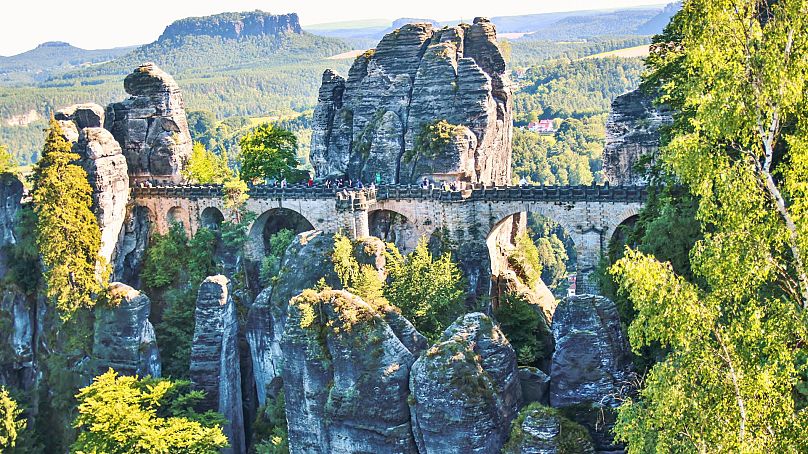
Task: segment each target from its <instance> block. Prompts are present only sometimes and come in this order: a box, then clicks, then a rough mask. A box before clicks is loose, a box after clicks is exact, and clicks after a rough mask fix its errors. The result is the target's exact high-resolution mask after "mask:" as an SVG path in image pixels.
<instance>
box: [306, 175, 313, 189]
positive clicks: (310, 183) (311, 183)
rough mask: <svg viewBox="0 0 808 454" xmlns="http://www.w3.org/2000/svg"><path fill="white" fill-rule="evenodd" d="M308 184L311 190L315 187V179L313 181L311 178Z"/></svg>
mask: <svg viewBox="0 0 808 454" xmlns="http://www.w3.org/2000/svg"><path fill="white" fill-rule="evenodd" d="M307 184H308V185H309V187H310V188H311V187H314V179H312V178H311V177H309V181H308V183H307Z"/></svg>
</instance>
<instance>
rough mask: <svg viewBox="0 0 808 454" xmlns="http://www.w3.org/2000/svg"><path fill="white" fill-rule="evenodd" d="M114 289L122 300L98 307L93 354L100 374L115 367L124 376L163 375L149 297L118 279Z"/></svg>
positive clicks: (111, 290)
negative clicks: (150, 319) (150, 315)
mask: <svg viewBox="0 0 808 454" xmlns="http://www.w3.org/2000/svg"><path fill="white" fill-rule="evenodd" d="M110 292H111V293H112V295H114V296H115V297H116V298H120V303H118V305H117V306H115V307H102V306H98V307H97V308H96V309H95V334H94V337H93V357H94V359H95V362H96V372H97V373H98V374H101V373H104V372H106V370H107V369H109V368H112V369H114V370H115V371H116V372H118V373H120V374H123V375H138V376H141V377H143V376H146V375H151V376H153V377H159V376H160V372H161V365H160V353H159V351H158V349H157V339H156V337H155V335H154V327H153V326H152V324H151V322H150V321H149V314H150V312H151V301H150V300H149V297H148V296H146V295H144V294H143V293H140V292H139V291H137V290H135V289H133V288H132V287H129V286H128V285H125V284H121V283H117V282H114V283H112V284H110Z"/></svg>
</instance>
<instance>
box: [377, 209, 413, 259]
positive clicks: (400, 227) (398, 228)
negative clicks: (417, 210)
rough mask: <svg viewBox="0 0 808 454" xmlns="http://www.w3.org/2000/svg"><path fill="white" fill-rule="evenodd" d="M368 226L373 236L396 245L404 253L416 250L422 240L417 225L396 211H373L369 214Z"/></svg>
mask: <svg viewBox="0 0 808 454" xmlns="http://www.w3.org/2000/svg"><path fill="white" fill-rule="evenodd" d="M368 226H369V229H370V234H371V235H372V236H375V237H377V238H380V239H382V240H383V241H385V242H389V243H393V244H395V245H396V247H397V248H398V250H399V251H401V252H402V253H409V252H412V251H413V250H415V246H417V245H418V240H419V239H420V235H419V233H418V229H417V227H416V226H415V224H414V223H413V222H412V221H411V220H410V219H409V218H408V217H407V216H406V215H404V214H402V213H400V212H398V211H395V210H391V209H385V208H381V209H376V210H371V211H370V212H368Z"/></svg>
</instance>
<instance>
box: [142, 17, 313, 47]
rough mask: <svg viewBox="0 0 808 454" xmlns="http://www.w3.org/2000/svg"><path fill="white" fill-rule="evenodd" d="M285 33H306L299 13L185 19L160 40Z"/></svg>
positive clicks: (169, 28) (236, 37)
mask: <svg viewBox="0 0 808 454" xmlns="http://www.w3.org/2000/svg"><path fill="white" fill-rule="evenodd" d="M284 33H303V30H302V29H301V28H300V20H299V19H298V17H297V14H295V13H292V14H281V15H273V14H269V13H265V12H263V11H251V12H246V13H223V14H217V15H214V16H206V17H188V18H185V19H181V20H178V21H176V22H174V23H172V24H171V25H169V26H168V27H166V29H165V31H164V32H163V34H162V35H160V38H159V39H158V41H163V40H166V39H171V38H177V37H180V36H186V35H192V36H199V35H205V36H219V37H222V38H225V39H240V38H244V37H247V36H264V35H270V36H280V35H282V34H284Z"/></svg>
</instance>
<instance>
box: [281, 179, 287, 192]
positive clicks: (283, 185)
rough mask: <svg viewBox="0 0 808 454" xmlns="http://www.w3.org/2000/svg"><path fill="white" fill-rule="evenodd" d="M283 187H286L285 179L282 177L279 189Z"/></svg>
mask: <svg viewBox="0 0 808 454" xmlns="http://www.w3.org/2000/svg"><path fill="white" fill-rule="evenodd" d="M285 187H286V177H284V178H283V180H281V189H283V188H285Z"/></svg>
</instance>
